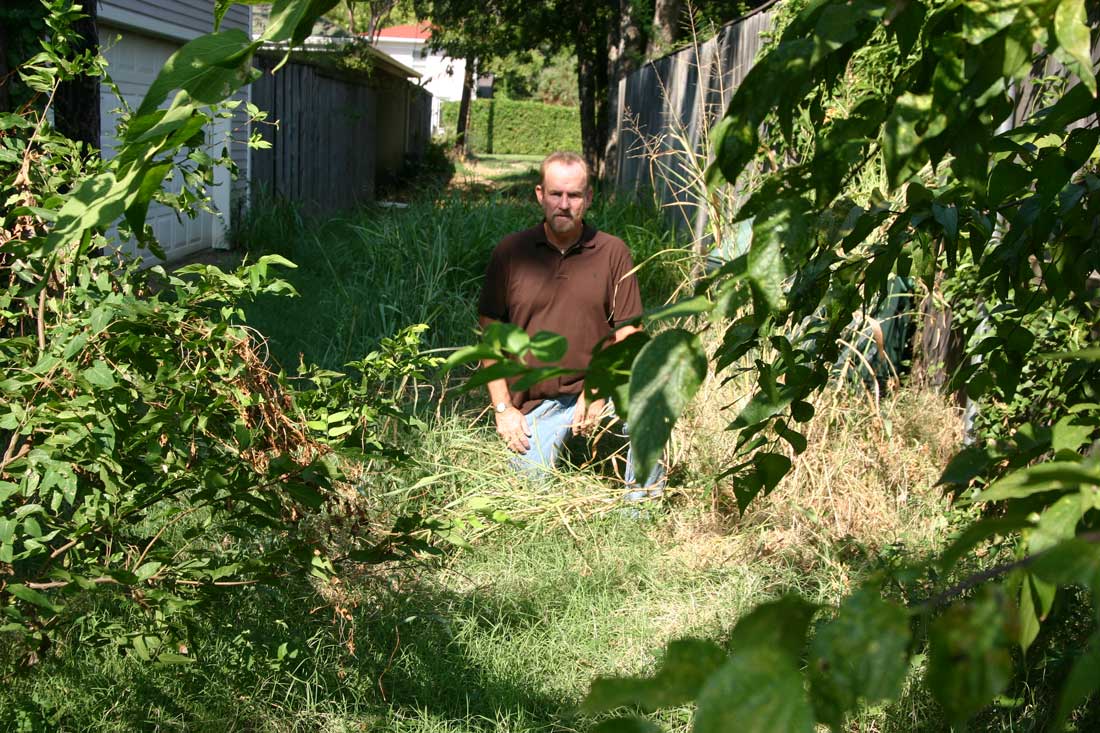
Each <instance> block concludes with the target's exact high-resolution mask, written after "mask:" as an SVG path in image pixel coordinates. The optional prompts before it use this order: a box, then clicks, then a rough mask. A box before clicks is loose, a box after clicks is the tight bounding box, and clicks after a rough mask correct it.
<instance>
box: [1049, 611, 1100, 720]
mask: <svg viewBox="0 0 1100 733" xmlns="http://www.w3.org/2000/svg"><path fill="white" fill-rule="evenodd" d="M1097 687H1100V633H1094V634H1093V635H1092V637H1090V638H1089V641H1088V645H1087V646H1086V647H1085V649H1084V651H1083V652H1081V656H1080V657H1078V658H1077V660H1076V661H1075V662H1074V663H1073V669H1071V670H1070V673H1069V677H1067V678H1066V681H1065V682H1064V683H1063V684H1062V691H1061V695H1060V696H1059V700H1058V712H1057V713H1056V714H1055V716H1054V721H1053V723H1052V724H1051V726H1050V728H1049V729H1048V730H1062V728H1063V727H1064V726H1065V723H1066V721H1067V720H1068V719H1069V716H1070V713H1072V712H1073V710H1074V708H1076V707H1078V706H1079V705H1080V704H1081V703H1083V702H1084V701H1085V700H1086V698H1088V696H1089V695H1091V694H1092V693H1093V692H1094V691H1095V690H1096V688H1097Z"/></svg>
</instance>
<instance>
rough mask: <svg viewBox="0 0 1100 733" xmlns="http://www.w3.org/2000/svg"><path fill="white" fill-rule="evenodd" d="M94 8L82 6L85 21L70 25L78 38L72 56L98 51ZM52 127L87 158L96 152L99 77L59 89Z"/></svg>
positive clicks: (87, 2)
mask: <svg viewBox="0 0 1100 733" xmlns="http://www.w3.org/2000/svg"><path fill="white" fill-rule="evenodd" d="M96 4H97V3H96V0H83V2H82V3H81V5H82V8H81V12H82V13H83V14H84V15H85V16H86V17H84V18H81V19H80V20H78V21H76V23H74V24H73V30H74V31H75V32H76V34H77V36H78V38H79V40H78V41H77V42H76V44H75V47H74V48H73V52H74V54H81V53H84V52H85V51H93V52H94V51H95V50H96V49H98V48H99V32H98V31H97V29H96V15H97V12H96ZM54 126H55V127H56V128H57V131H58V132H60V133H61V134H62V135H64V136H65V137H67V138H69V139H71V140H77V141H79V142H82V143H84V145H85V151H84V152H85V154H86V155H87V154H90V153H91V152H92V151H98V150H99V143H100V130H99V77H94V76H81V77H77V78H76V79H73V80H71V81H67V82H65V83H64V84H62V85H61V86H60V87H59V88H58V90H57V96H56V98H55V99H54Z"/></svg>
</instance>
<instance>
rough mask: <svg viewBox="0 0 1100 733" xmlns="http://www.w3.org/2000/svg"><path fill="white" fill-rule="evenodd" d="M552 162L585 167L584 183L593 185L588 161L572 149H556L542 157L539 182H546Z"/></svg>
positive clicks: (588, 185) (588, 186) (589, 186)
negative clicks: (547, 171) (548, 168)
mask: <svg viewBox="0 0 1100 733" xmlns="http://www.w3.org/2000/svg"><path fill="white" fill-rule="evenodd" d="M551 163H562V164H564V165H579V166H580V167H581V168H584V185H585V187H587V188H591V187H592V171H590V170H589V169H588V162H587V161H585V159H584V158H583V157H582V156H580V155H578V154H577V153H574V152H572V151H571V150H555V151H554V152H552V153H550V155H547V156H546V157H545V158H543V159H542V165H540V166H539V184H543V183H545V182H546V169H547V167H549V165H550V164H551Z"/></svg>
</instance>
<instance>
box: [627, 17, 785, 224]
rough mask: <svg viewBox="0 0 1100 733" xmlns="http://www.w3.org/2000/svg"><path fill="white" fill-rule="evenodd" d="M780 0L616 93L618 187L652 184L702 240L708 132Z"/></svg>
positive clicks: (654, 64)
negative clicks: (702, 170) (700, 180)
mask: <svg viewBox="0 0 1100 733" xmlns="http://www.w3.org/2000/svg"><path fill="white" fill-rule="evenodd" d="M773 16H774V3H770V4H768V5H766V6H763V7H761V8H760V9H758V10H757V11H755V12H753V13H751V14H749V15H746V16H744V17H742V18H739V19H737V20H735V21H733V22H731V23H728V24H726V25H725V26H723V27H722V29H721V31H720V32H719V33H718V35H716V36H715V37H714V38H711V39H710V40H708V41H706V42H704V43H700V44H698V45H692V46H689V47H687V48H684V49H682V50H680V51H677V52H676V53H673V54H669V55H668V56H664V57H662V58H659V59H656V60H654V61H651V62H649V63H647V64H646V65H645V66H643V67H642V68H640V69H638V70H637V71H635V72H634V73H632V74H630V75H629V76H627V77H626V78H624V79H622V80H620V82H619V85H618V89H617V94H616V93H615V90H614V89H613V91H612V111H611V114H610V115H609V119H610V121H611V123H610V124H611V129H610V130H609V131H608V132H609V138H610V139H612V140H617V141H618V145H617V154H616V155H615V158H616V159H615V160H613V161H609V169H610V170H612V171H614V182H615V185H616V187H617V188H618V189H620V190H629V191H639V190H646V189H652V190H653V191H654V193H655V194H656V196H657V197H658V200H659V201H660V202H661V203H662V204H663V205H665V206H667V207H669V208H670V209H671V210H673V211H675V212H676V213H675V214H674V219H675V220H676V222H677V224H678V225H683V226H686V227H689V228H690V229H691V230H692V232H693V233H694V234H695V236H696V237H697V238H702V236H703V233H704V232H705V231H706V224H707V222H706V207H705V206H701V205H700V204H699V197H700V195H701V193H702V192H701V190H700V189H699V188H698V187H695V186H691V185H690V182H691V181H692V180H694V177H695V175H696V173H697V171H698V169H699V167H700V166H705V165H706V162H707V161H706V155H707V153H706V151H705V150H703V145H702V143H703V141H704V139H705V137H704V136H705V133H706V131H707V130H709V129H710V127H711V126H712V125H713V124H714V123H715V122H716V121H717V120H718V119H719V118H720V117H721V115H722V114H723V113H724V112H725V110H726V106H727V105H728V104H729V100H730V98H731V97H732V96H733V93H734V91H735V90H736V89H737V87H738V86H739V85H740V84H741V82H742V81H743V80H744V78H745V75H746V74H748V72H749V69H751V68H752V65H753V62H754V61H755V59H756V56H757V55H758V53H759V52H760V48H761V46H762V45H763V42H764V35H765V34H766V33H768V32H769V31H771V29H772V26H773Z"/></svg>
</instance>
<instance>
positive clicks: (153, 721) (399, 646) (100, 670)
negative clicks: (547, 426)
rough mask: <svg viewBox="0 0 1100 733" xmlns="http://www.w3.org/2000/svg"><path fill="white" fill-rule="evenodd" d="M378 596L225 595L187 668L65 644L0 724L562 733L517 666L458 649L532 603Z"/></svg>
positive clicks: (203, 621)
mask: <svg viewBox="0 0 1100 733" xmlns="http://www.w3.org/2000/svg"><path fill="white" fill-rule="evenodd" d="M379 583H380V580H379V579H370V580H366V581H364V590H363V591H362V592H359V591H357V592H355V593H354V594H349V598H351V597H352V595H360V594H361V595H362V599H361V600H360V601H359V602H358V607H355V608H350V607H348V606H347V605H345V604H350V603H351V602H350V601H348V600H345V601H341V600H336V601H334V602H330V603H323V602H322V601H320V600H319V599H318V598H317V596H316V595H315V593H314V592H313V589H312V588H310V586H309V584H308V583H307V582H305V581H303V580H295V581H292V582H289V583H287V584H286V585H284V586H282V587H280V588H277V589H276V588H259V587H253V588H248V589H243V590H239V591H238V592H236V593H233V594H227V595H225V596H224V600H223V602H221V603H215V604H214V605H213V607H212V608H211V610H208V611H206V612H204V613H203V614H202V615H200V616H198V617H197V618H195V619H194V621H193V623H191V624H189V625H190V627H191V628H190V629H189V634H188V636H189V637H190V639H191V642H189V643H190V644H191V645H192V646H191V648H190V649H189V650H188V654H189V655H191V657H192V658H193V659H194V662H192V663H190V664H179V665H158V664H155V663H151V662H148V661H142V660H138V659H136V658H135V657H133V656H128V655H126V654H124V653H121V652H119V651H118V650H117V649H116V648H115V647H94V646H91V645H84V644H77V643H74V644H73V645H72V646H68V647H67V648H64V649H60V650H59V653H58V654H57V655H56V656H54V657H52V658H50V659H48V660H46V661H45V662H44V663H42V664H40V665H39V666H37V667H36V668H34V669H33V670H30V671H29V672H28V673H27V674H25V675H22V676H20V677H17V678H15V679H14V680H12V681H11V684H10V685H7V687H8V689H7V690H5V691H3V692H0V724H7V725H6V726H5V729H12V728H13V726H14V727H15V728H18V729H23V728H26V729H27V730H33V731H38V730H97V731H105V730H111V731H116V730H117V731H124V730H145V729H151V728H155V729H157V730H187V731H224V730H257V729H263V730H267V729H278V730H299V729H301V730H318V729H321V728H324V729H326V730H327V729H329V726H330V725H332V724H333V721H339V722H340V724H341V725H343V726H344V727H340V728H337V729H340V730H344V729H350V730H360V729H362V730H384V729H388V728H390V727H391V726H392V727H401V729H402V730H407V729H408V726H409V724H410V722H411V723H412V724H413V727H414V728H416V729H419V730H435V729H437V728H438V727H442V728H443V729H446V730H454V729H455V728H454V726H455V725H458V726H459V727H460V728H461V729H463V730H476V731H492V730H498V729H499V726H500V721H502V720H509V721H511V722H512V723H513V724H514V723H516V722H519V723H521V725H520V726H518V727H516V726H514V725H513V729H515V730H524V731H551V730H560V729H562V727H563V726H566V727H570V726H569V724H568V723H567V722H566V721H567V720H568V719H569V718H570V717H571V715H572V712H571V709H570V705H569V704H568V703H564V702H563V701H562V700H561V699H559V698H557V697H551V696H550V695H547V694H544V693H541V692H537V691H534V690H532V689H530V684H529V682H528V681H525V680H524V679H523V677H522V673H523V670H524V664H523V660H522V659H518V658H517V659H516V660H515V663H514V664H512V665H510V666H509V668H508V669H505V670H501V669H489V668H487V667H486V666H485V665H484V664H483V663H481V662H479V661H478V660H476V659H475V656H474V655H473V654H472V653H471V651H470V649H469V648H468V647H467V645H466V643H465V642H464V640H463V639H464V638H465V637H468V636H469V635H470V633H471V632H477V631H478V630H480V629H489V630H491V631H492V633H508V630H512V631H513V632H514V631H518V630H519V629H522V628H530V627H532V626H535V625H538V624H541V623H543V621H544V614H543V613H542V612H541V611H540V606H539V605H538V604H536V603H535V602H534V601H527V600H523V599H517V598H511V597H508V596H503V595H497V594H492V593H480V592H476V591H475V592H471V593H451V592H444V591H440V590H439V589H437V588H430V587H426V586H424V585H421V584H419V583H416V582H411V583H409V584H408V585H404V586H402V587H401V588H400V589H398V590H393V589H390V590H382V591H380V590H379V589H378V588H377V587H374V586H377V585H378V584H379ZM330 601H331V599H330ZM101 621H104V622H107V623H118V624H119V625H121V626H129V625H131V624H132V623H134V622H136V621H137V619H135V618H129V619H127V618H110V617H108V616H107V615H104V617H103V618H101ZM175 645H176V642H173V645H172V647H171V648H172V650H173V651H174V650H175ZM12 716H15V717H14V718H12ZM28 721H29V727H28ZM398 722H400V725H398ZM20 725H22V727H20ZM349 726H350V727H349Z"/></svg>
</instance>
